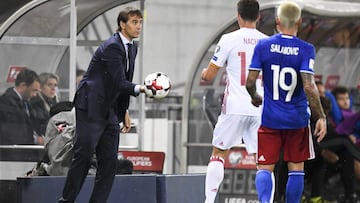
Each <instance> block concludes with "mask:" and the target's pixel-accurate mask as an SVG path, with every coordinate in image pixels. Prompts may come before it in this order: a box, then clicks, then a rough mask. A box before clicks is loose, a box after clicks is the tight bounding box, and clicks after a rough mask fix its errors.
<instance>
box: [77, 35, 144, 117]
mask: <svg viewBox="0 0 360 203" xmlns="http://www.w3.org/2000/svg"><path fill="white" fill-rule="evenodd" d="M132 51H133V53H132V54H131V55H132V57H131V59H130V63H129V70H128V71H127V70H126V67H127V65H126V64H127V57H126V52H125V47H124V45H123V42H122V41H121V38H120V35H119V33H115V34H114V35H113V36H112V37H110V38H109V39H108V40H106V41H105V42H104V43H103V44H101V45H100V46H99V47H98V48H97V50H96V51H95V53H94V55H93V57H92V59H91V61H90V64H89V67H88V69H87V71H86V73H85V75H84V77H83V79H82V80H81V81H80V84H79V87H78V89H77V91H76V94H75V98H74V102H73V103H74V106H75V107H76V108H77V109H80V110H83V111H87V112H88V118H89V119H93V120H106V119H108V117H109V115H110V111H114V113H116V115H117V116H118V119H119V122H121V121H123V119H124V115H125V112H126V110H127V109H128V107H129V100H130V95H132V96H136V93H135V91H134V88H135V84H133V83H132V79H133V73H134V61H135V56H136V54H137V47H136V45H135V44H134V45H133V49H132Z"/></svg>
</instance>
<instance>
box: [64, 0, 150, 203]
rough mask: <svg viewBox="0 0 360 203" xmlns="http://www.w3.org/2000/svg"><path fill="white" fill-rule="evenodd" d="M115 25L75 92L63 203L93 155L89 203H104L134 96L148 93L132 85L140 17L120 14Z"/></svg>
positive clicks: (77, 188)
mask: <svg viewBox="0 0 360 203" xmlns="http://www.w3.org/2000/svg"><path fill="white" fill-rule="evenodd" d="M117 23H118V26H119V27H118V30H117V31H118V32H117V33H115V34H114V35H113V36H112V37H110V39H108V40H107V41H105V42H104V43H103V44H102V45H100V47H99V48H98V49H97V50H96V51H95V54H94V55H93V57H92V59H91V62H90V65H89V67H88V70H87V71H86V73H85V75H84V77H83V79H82V80H81V82H80V84H79V87H78V89H77V91H76V95H75V98H74V101H73V103H74V106H75V108H76V135H75V143H74V157H73V161H72V164H71V166H70V169H69V172H68V174H67V178H66V182H65V185H64V189H63V194H62V198H61V199H60V200H59V202H74V201H75V199H76V196H77V195H78V193H79V191H80V189H81V187H82V184H83V182H84V179H85V177H86V175H87V173H88V169H89V167H90V162H91V159H92V156H93V154H94V153H96V157H97V163H98V168H97V173H96V178H95V185H94V189H93V192H92V195H91V197H90V202H92V203H95V202H96V203H104V202H106V200H107V198H108V196H109V193H110V191H111V187H112V183H113V180H114V176H115V172H116V163H117V153H118V145H119V132H120V130H121V132H123V133H126V132H128V131H129V130H130V128H131V126H130V117H129V114H128V111H127V109H128V107H129V99H130V95H132V96H137V95H138V94H139V93H140V92H144V86H141V85H135V84H133V83H132V82H131V81H132V78H133V72H134V61H135V56H136V53H137V47H136V45H135V44H134V43H133V39H134V38H137V37H139V35H140V31H141V25H142V13H141V11H140V10H138V9H135V8H131V7H128V8H126V9H124V10H123V11H121V12H120V13H119V16H118V18H117ZM120 122H122V123H123V126H124V127H123V128H122V129H120V127H119V123H120Z"/></svg>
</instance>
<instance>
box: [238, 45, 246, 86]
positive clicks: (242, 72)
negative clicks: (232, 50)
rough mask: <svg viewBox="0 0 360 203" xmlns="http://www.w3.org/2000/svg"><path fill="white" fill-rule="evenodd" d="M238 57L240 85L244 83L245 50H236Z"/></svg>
mask: <svg viewBox="0 0 360 203" xmlns="http://www.w3.org/2000/svg"><path fill="white" fill-rule="evenodd" d="M238 56H239V57H240V85H241V86H245V83H246V52H243V51H242V52H238Z"/></svg>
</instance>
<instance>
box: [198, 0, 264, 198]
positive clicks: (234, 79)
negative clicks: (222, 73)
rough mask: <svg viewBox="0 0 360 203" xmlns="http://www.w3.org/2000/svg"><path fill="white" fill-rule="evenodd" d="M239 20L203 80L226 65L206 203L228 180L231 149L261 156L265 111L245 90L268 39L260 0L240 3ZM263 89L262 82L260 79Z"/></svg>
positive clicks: (206, 183)
mask: <svg viewBox="0 0 360 203" xmlns="http://www.w3.org/2000/svg"><path fill="white" fill-rule="evenodd" d="M237 8H238V14H237V20H238V24H239V26H240V29H238V30H236V31H233V32H231V33H228V34H224V35H223V36H222V37H221V39H220V41H219V42H218V44H217V47H216V49H215V53H214V55H213V57H212V59H211V61H210V63H209V65H208V67H207V68H205V69H204V70H203V71H202V74H201V79H202V80H205V81H209V80H212V79H214V78H215V76H216V74H217V72H218V70H219V69H220V68H222V67H225V66H226V72H227V84H226V88H225V93H224V98H223V103H222V108H221V115H219V117H218V122H217V124H216V125H215V129H214V133H213V140H212V145H213V151H212V155H211V158H210V162H209V164H208V168H207V173H206V182H205V195H206V200H205V203H213V202H214V201H215V198H216V194H217V191H218V189H219V186H220V184H221V182H222V181H223V178H224V160H225V157H226V155H227V153H228V151H229V149H230V148H231V147H234V146H236V145H239V144H241V142H242V140H243V141H244V143H245V145H246V150H247V152H248V153H249V154H256V153H257V130H258V128H259V126H260V120H261V117H260V115H261V109H260V108H256V107H254V106H253V105H252V104H251V98H250V96H249V94H248V93H247V90H246V88H245V83H246V78H247V72H248V67H249V65H250V62H251V58H252V55H253V52H254V47H255V45H256V44H257V42H258V40H259V39H263V38H266V37H267V36H266V35H265V34H263V33H261V32H260V31H258V30H257V29H256V23H257V21H258V20H259V18H260V13H259V3H258V2H257V1H256V0H240V1H239V2H238V4H237ZM257 82H258V90H261V80H258V81H257Z"/></svg>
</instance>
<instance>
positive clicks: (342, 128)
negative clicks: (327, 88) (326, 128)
mask: <svg viewBox="0 0 360 203" xmlns="http://www.w3.org/2000/svg"><path fill="white" fill-rule="evenodd" d="M331 93H332V94H333V95H334V97H335V99H336V102H337V105H338V106H339V108H340V111H341V118H340V119H337V118H334V120H335V123H336V132H337V133H339V134H345V135H349V136H350V138H351V140H353V142H354V143H359V142H360V129H359V125H360V124H359V123H360V112H356V113H355V112H353V111H352V110H351V104H350V95H349V91H348V89H347V88H346V87H342V86H338V87H335V88H334V89H333V90H332V91H331ZM357 126H358V127H357Z"/></svg>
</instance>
